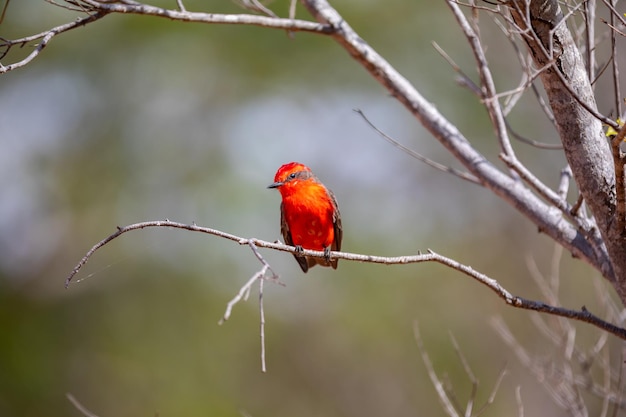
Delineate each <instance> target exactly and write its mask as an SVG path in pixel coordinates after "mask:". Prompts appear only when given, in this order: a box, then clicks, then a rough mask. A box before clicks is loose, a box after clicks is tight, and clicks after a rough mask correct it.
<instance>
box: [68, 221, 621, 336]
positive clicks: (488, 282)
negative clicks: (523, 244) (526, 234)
mask: <svg viewBox="0 0 626 417" xmlns="http://www.w3.org/2000/svg"><path fill="white" fill-rule="evenodd" d="M149 227H171V228H176V229H184V230H189V231H192V232H200V233H207V234H210V235H214V236H218V237H221V238H224V239H228V240H231V241H234V242H237V243H239V244H240V245H250V246H251V247H252V248H253V249H256V247H259V248H267V249H273V250H278V251H283V252H289V253H293V254H295V253H296V251H297V249H296V248H295V247H293V246H288V245H284V244H282V243H279V242H267V241H264V240H259V239H255V238H244V237H240V236H236V235H233V234H230V233H226V232H222V231H220V230H216V229H211V228H208V227H202V226H198V225H196V224H184V223H178V222H173V221H170V220H162V221H148V222H142V223H135V224H131V225H128V226H124V227H118V228H117V231H116V232H115V233H113V234H111V235H109V236H107V237H106V238H104V239H102V240H101V241H100V242H98V243H96V244H95V245H94V246H93V247H92V248H91V249H90V250H89V251H88V252H87V253H86V254H85V256H84V257H83V258H82V259H81V260H80V261H79V262H78V264H77V265H76V266H75V267H74V269H73V270H72V272H70V274H69V275H68V277H67V279H66V280H65V287H66V288H67V287H68V286H69V285H70V283H71V281H72V278H73V277H74V276H75V275H76V274H77V273H78V272H79V271H80V269H81V268H82V267H83V266H84V265H85V264H86V263H87V261H89V259H90V258H91V256H92V255H93V254H94V253H95V252H96V251H97V250H98V249H100V248H102V247H103V246H104V245H106V244H107V243H109V242H111V241H112V240H113V239H115V238H117V237H119V236H121V235H122V234H124V233H126V232H130V231H133V230H140V229H145V228H149ZM298 254H299V255H302V256H312V257H317V258H324V257H325V256H326V255H325V253H324V252H323V251H313V250H308V249H303V250H301V251H298ZM259 256H260V255H259ZM330 257H331V258H332V259H345V260H348V261H357V262H366V263H377V264H383V265H406V264H411V263H422V262H436V263H439V264H442V265H445V266H447V267H449V268H452V269H454V270H456V271H459V272H461V273H463V274H465V275H467V276H469V277H470V278H473V279H474V280H476V281H478V282H479V283H481V284H483V285H485V286H486V287H487V288H489V289H490V290H491V291H493V292H494V293H496V295H498V297H500V298H502V299H503V300H504V301H505V302H506V303H507V304H508V305H510V306H512V307H516V308H521V309H525V310H534V311H539V312H542V313H546V314H551V315H554V316H560V317H567V318H570V319H574V320H578V321H583V322H586V323H589V324H592V325H593V326H596V327H599V328H601V329H603V330H605V331H607V332H609V333H611V334H614V335H615V336H617V337H619V338H620V339H623V340H626V329H623V328H621V327H619V326H616V325H614V324H612V323H609V322H607V321H604V320H602V319H601V318H599V317H598V316H596V315H594V314H592V313H591V312H589V310H587V309H586V308H585V307H584V306H583V307H582V308H581V309H580V310H571V309H567V308H563V307H558V306H552V305H550V304H546V303H543V302H541V301H534V300H528V299H526V298H523V297H518V296H516V295H513V294H511V293H510V292H509V291H508V290H506V289H505V288H504V287H503V286H502V285H500V283H499V282H498V281H497V280H495V279H493V278H491V277H489V276H487V275H485V274H483V273H481V272H478V271H476V270H474V269H473V268H472V267H471V266H468V265H465V264H462V263H460V262H458V261H456V260H454V259H451V258H448V257H446V256H443V255H440V254H438V253H435V252H433V251H432V250H430V249H428V250H427V253H423V254H422V253H419V254H418V255H407V256H394V257H385V256H374V255H363V254H358V253H349V252H331V253H330ZM260 259H261V261H262V262H264V260H262V258H260ZM265 264H267V263H266V262H265ZM268 267H269V266H268ZM266 271H267V270H266V269H263V270H262V272H263V274H258V275H255V276H254V277H253V278H254V279H251V280H250V281H249V283H250V285H252V283H254V282H255V281H256V280H257V279H260V278H263V276H264V273H265V272H266ZM244 287H245V286H244ZM242 292H243V294H244V295H245V293H246V290H242ZM242 297H243V296H242ZM235 298H237V297H235ZM236 302H237V301H234V302H233V305H234V304H235V303H236ZM225 318H228V317H226V315H225Z"/></svg>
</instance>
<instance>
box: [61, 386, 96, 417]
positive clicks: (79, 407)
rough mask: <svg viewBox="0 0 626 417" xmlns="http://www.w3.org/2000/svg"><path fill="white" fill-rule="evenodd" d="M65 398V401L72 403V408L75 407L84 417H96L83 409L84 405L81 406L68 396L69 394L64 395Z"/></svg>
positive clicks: (85, 408) (72, 397) (71, 396)
mask: <svg viewBox="0 0 626 417" xmlns="http://www.w3.org/2000/svg"><path fill="white" fill-rule="evenodd" d="M65 396H66V397H67V399H68V400H69V401H70V402H71V403H72V405H73V406H74V407H76V409H77V410H78V411H80V412H81V413H82V414H83V415H84V416H85V417H98V416H97V415H96V414H94V413H92V412H91V411H89V410H88V409H87V407H85V406H84V405H82V404H81V403H80V402H79V401H78V400H77V399H76V398H75V397H74V396H73V395H72V394H70V393H69V392H68V393H66V394H65Z"/></svg>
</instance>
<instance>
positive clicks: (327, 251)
mask: <svg viewBox="0 0 626 417" xmlns="http://www.w3.org/2000/svg"><path fill="white" fill-rule="evenodd" d="M324 260H326V262H327V263H330V246H327V247H325V248H324Z"/></svg>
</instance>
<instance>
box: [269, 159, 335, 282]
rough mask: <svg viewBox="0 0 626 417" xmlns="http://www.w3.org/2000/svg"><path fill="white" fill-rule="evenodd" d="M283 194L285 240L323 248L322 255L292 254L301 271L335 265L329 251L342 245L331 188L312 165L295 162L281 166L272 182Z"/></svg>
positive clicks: (283, 230) (283, 231)
mask: <svg viewBox="0 0 626 417" xmlns="http://www.w3.org/2000/svg"><path fill="white" fill-rule="evenodd" d="M267 188H277V189H278V191H280V195H281V197H282V203H281V205H280V231H281V233H282V235H283V238H284V239H285V244H287V245H291V246H295V247H296V250H297V251H298V252H301V251H302V249H309V250H317V251H324V258H313V257H310V256H303V255H299V254H298V253H296V254H294V257H295V258H296V261H298V264H299V265H300V267H301V268H302V270H303V271H304V272H307V271H308V270H309V268H311V267H313V266H315V265H322V266H332V267H333V268H334V269H337V261H338V259H331V258H330V252H331V251H339V250H340V249H341V238H342V235H343V231H342V229H341V216H340V214H339V208H338V206H337V200H336V199H335V196H334V195H333V193H332V191H330V190H329V189H328V188H326V187H325V186H324V184H322V183H321V182H320V180H318V179H317V177H316V176H315V175H313V172H311V169H310V168H309V167H307V166H306V165H303V164H301V163H298V162H290V163H288V164H285V165H283V166H281V167H280V168H279V169H278V171H277V172H276V175H275V176H274V183H272V184H270V185H269V186H268V187H267Z"/></svg>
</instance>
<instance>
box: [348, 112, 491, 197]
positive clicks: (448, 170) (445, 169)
mask: <svg viewBox="0 0 626 417" xmlns="http://www.w3.org/2000/svg"><path fill="white" fill-rule="evenodd" d="M354 112H355V113H357V114H358V115H359V116H361V117H362V118H363V120H365V122H366V123H367V124H368V125H369V126H370V127H371V128H372V129H374V131H375V132H376V133H378V134H379V135H380V136H381V137H382V138H383V139H385V140H386V141H387V142H389V143H391V144H392V145H393V146H395V147H396V148H398V149H400V150H401V151H402V152H404V153H406V154H407V155H409V156H411V157H413V158H415V159H417V160H418V161H420V162H423V163H425V164H426V165H428V166H430V167H433V168H435V169H438V170H440V171H443V172H446V173H448V174H452V175H455V176H457V177H459V178H461V179H462V180H465V181H469V182H471V183H473V184H477V185H480V181H478V178H476V177H475V176H473V175H472V174H470V173H468V172H463V171H460V170H458V169H456V168H452V167H449V166H447V165H443V164H440V163H438V162H435V161H433V160H432V159H429V158H426V157H425V156H423V155H422V154H420V153H418V152H415V151H414V150H412V149H409V148H407V147H406V146H404V145H403V144H401V143H400V142H398V141H397V140H395V139H394V138H392V137H391V136H389V135H387V134H386V133H385V132H383V131H382V130H380V129H379V128H378V127H376V125H375V124H374V123H372V122H371V121H370V120H369V119H368V118H367V116H365V114H364V113H363V111H362V110H360V109H354Z"/></svg>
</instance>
